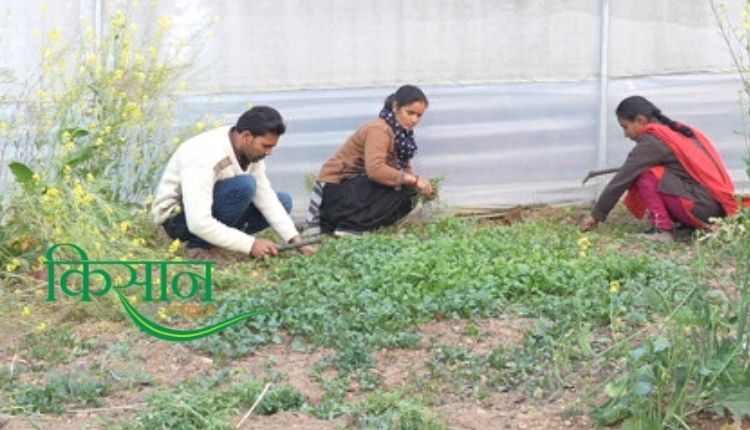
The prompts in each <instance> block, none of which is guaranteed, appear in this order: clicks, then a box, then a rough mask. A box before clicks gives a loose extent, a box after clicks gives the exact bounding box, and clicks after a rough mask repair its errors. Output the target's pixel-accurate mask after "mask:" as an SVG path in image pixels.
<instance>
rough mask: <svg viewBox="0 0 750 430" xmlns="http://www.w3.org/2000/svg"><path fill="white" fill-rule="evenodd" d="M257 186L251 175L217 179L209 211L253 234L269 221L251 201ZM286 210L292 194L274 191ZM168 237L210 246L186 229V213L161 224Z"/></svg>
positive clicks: (226, 222) (227, 222)
mask: <svg viewBox="0 0 750 430" xmlns="http://www.w3.org/2000/svg"><path fill="white" fill-rule="evenodd" d="M257 189H258V185H257V184H256V183H255V178H253V177H252V176H250V175H240V176H235V177H233V178H229V179H225V180H223V181H219V182H217V183H216V185H214V203H213V206H211V213H212V214H213V217H214V218H216V219H217V220H218V221H219V222H220V223H222V224H226V225H228V226H230V227H234V228H236V229H238V230H241V231H244V232H245V233H248V234H252V233H256V232H259V231H261V230H264V229H266V228H268V221H266V218H265V217H264V216H263V214H262V213H260V211H259V210H258V208H256V207H255V205H254V204H253V198H254V197H255V191H256V190H257ZM276 195H277V196H278V198H279V201H280V202H281V205H282V206H284V209H286V212H287V213H290V212H291V211H292V196H290V195H289V194H288V193H284V192H281V193H276ZM164 230H166V232H167V234H168V235H169V237H171V238H172V239H180V240H182V241H185V242H187V247H188V248H206V249H208V248H211V247H213V245H211V244H210V243H208V242H206V241H205V240H203V239H201V238H199V237H197V236H195V235H194V234H193V233H191V232H190V230H188V227H187V221H186V220H185V212H184V211H183V212H180V213H179V214H177V215H175V216H173V217H172V218H170V219H169V220H167V222H165V223H164Z"/></svg>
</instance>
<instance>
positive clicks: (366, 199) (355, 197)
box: [320, 175, 416, 232]
mask: <svg viewBox="0 0 750 430" xmlns="http://www.w3.org/2000/svg"><path fill="white" fill-rule="evenodd" d="M415 195H416V191H415V190H414V188H412V187H409V186H403V187H401V189H400V190H395V189H393V188H391V187H387V186H385V185H381V184H378V183H376V182H373V181H371V180H370V179H368V178H367V176H364V175H363V176H355V177H353V178H350V179H346V180H344V181H342V182H341V183H340V184H326V185H325V187H323V201H322V202H321V205H320V226H321V228H322V230H323V231H324V232H331V231H333V230H336V229H343V230H356V231H369V230H375V229H377V228H380V227H385V226H388V225H392V224H395V223H396V221H398V220H399V219H401V218H403V217H404V216H405V215H406V214H408V213H409V211H411V209H412V208H413V207H414V201H415V199H414V197H415Z"/></svg>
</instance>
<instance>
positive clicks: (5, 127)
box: [0, 121, 10, 132]
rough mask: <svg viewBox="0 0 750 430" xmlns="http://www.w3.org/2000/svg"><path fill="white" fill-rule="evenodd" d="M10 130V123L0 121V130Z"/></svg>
mask: <svg viewBox="0 0 750 430" xmlns="http://www.w3.org/2000/svg"><path fill="white" fill-rule="evenodd" d="M8 130H10V124H8V123H7V122H5V121H0V132H3V131H8Z"/></svg>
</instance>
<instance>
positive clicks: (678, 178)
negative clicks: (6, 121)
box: [591, 134, 724, 222]
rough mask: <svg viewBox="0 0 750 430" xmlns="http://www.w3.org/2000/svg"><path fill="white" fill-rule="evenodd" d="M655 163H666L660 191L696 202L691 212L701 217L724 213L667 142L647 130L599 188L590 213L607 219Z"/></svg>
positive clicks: (602, 219) (598, 218)
mask: <svg viewBox="0 0 750 430" xmlns="http://www.w3.org/2000/svg"><path fill="white" fill-rule="evenodd" d="M657 165H663V166H664V167H665V172H664V177H663V178H662V181H661V183H660V184H659V192H660V193H664V194H670V195H673V196H678V197H684V198H688V199H690V200H693V201H694V202H695V206H693V215H695V216H696V217H697V218H698V219H700V220H701V221H704V222H705V221H707V220H708V218H709V217H714V216H722V215H723V213H724V211H723V209H722V208H721V206H720V205H719V203H718V202H717V201H716V200H714V198H713V197H712V196H711V194H709V192H708V191H707V190H706V189H705V188H704V187H703V186H702V185H701V184H699V183H698V182H697V181H696V180H695V179H693V177H692V176H690V175H689V174H688V172H687V171H686V170H685V168H684V167H683V166H682V164H680V162H679V160H677V157H676V156H675V155H674V153H673V152H672V149H670V148H669V145H667V144H666V143H664V142H662V141H661V139H659V138H658V137H656V136H652V135H650V134H646V135H644V136H642V137H641V138H640V139H638V142H636V145H635V148H633V150H632V151H630V153H629V154H628V158H627V159H626V160H625V163H624V164H623V165H622V166H621V167H620V170H619V171H618V172H617V174H616V175H615V177H614V178H612V180H611V181H609V184H607V187H606V188H604V191H602V194H601V195H600V196H599V199H598V200H597V202H596V205H595V206H594V209H593V211H592V212H591V215H592V216H593V217H594V218H595V219H596V220H597V221H604V220H606V219H607V215H608V214H609V212H610V211H611V210H612V208H613V207H614V205H615V204H616V203H617V201H618V200H619V199H620V197H621V196H622V195H623V194H624V193H625V192H626V191H627V190H628V189H629V188H630V187H631V186H632V185H634V184H635V182H636V181H637V180H638V177H639V176H641V174H642V173H643V172H645V171H646V170H648V169H650V168H652V167H654V166H657Z"/></svg>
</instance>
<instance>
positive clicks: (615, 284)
mask: <svg viewBox="0 0 750 430" xmlns="http://www.w3.org/2000/svg"><path fill="white" fill-rule="evenodd" d="M609 292H610V293H612V294H617V293H619V292H620V281H617V280H614V281H611V282H610V283H609Z"/></svg>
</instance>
